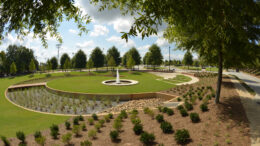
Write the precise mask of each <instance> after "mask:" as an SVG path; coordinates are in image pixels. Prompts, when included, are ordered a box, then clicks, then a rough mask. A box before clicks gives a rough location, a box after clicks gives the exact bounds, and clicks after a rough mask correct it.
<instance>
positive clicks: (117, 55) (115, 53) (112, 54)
mask: <svg viewBox="0 0 260 146" xmlns="http://www.w3.org/2000/svg"><path fill="white" fill-rule="evenodd" d="M111 57H113V58H114V61H115V63H116V65H115V66H118V65H119V64H120V63H121V58H120V53H119V51H118V49H117V48H116V47H115V46H113V47H112V48H110V49H108V50H107V56H106V58H107V60H109V59H110V58H111Z"/></svg>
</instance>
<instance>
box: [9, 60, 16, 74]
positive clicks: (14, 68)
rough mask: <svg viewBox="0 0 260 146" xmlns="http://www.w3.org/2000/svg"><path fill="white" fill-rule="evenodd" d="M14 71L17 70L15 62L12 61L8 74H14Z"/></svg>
mask: <svg viewBox="0 0 260 146" xmlns="http://www.w3.org/2000/svg"><path fill="white" fill-rule="evenodd" d="M16 72H17V69H16V65H15V63H14V62H13V63H12V64H11V66H10V74H11V75H14V74H16Z"/></svg>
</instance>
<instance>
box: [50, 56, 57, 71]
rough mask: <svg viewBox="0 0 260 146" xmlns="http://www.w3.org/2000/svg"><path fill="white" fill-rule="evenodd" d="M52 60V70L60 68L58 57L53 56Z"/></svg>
mask: <svg viewBox="0 0 260 146" xmlns="http://www.w3.org/2000/svg"><path fill="white" fill-rule="evenodd" d="M50 62H51V67H52V68H51V69H52V70H55V69H57V68H58V59H57V58H56V57H52V58H51V60H50Z"/></svg>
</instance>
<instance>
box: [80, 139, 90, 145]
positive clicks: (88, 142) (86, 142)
mask: <svg viewBox="0 0 260 146" xmlns="http://www.w3.org/2000/svg"><path fill="white" fill-rule="evenodd" d="M80 146H92V142H91V141H88V140H85V141H83V142H80Z"/></svg>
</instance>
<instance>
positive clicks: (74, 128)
mask: <svg viewBox="0 0 260 146" xmlns="http://www.w3.org/2000/svg"><path fill="white" fill-rule="evenodd" d="M72 132H73V133H74V134H75V135H76V137H78V136H79V135H80V126H79V125H73V128H72Z"/></svg>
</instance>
